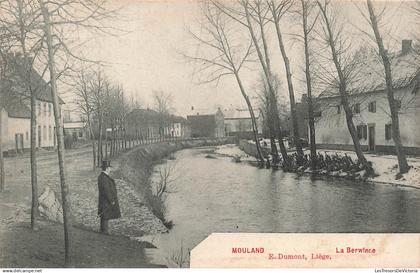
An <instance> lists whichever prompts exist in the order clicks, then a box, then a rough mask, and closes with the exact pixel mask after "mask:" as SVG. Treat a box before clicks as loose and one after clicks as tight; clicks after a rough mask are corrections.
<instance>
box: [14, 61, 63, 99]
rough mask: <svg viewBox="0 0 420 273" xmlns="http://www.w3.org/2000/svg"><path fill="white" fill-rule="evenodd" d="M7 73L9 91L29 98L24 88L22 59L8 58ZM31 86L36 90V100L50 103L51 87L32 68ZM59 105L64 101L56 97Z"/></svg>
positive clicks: (27, 91)
mask: <svg viewBox="0 0 420 273" xmlns="http://www.w3.org/2000/svg"><path fill="white" fill-rule="evenodd" d="M8 67H9V73H8V75H7V79H8V80H9V82H10V83H11V84H10V86H11V88H10V89H11V91H12V92H15V93H16V94H18V95H21V96H27V97H29V96H30V94H29V90H27V89H26V88H25V84H24V80H23V78H22V74H23V72H22V71H23V64H22V57H19V56H16V55H15V56H12V55H10V56H9V59H8ZM30 83H31V86H33V87H34V88H37V92H36V99H38V100H41V101H45V102H52V101H53V100H52V94H51V86H50V85H49V84H48V83H47V82H46V81H45V80H44V79H43V78H42V77H41V75H40V74H39V73H38V72H37V71H36V70H35V69H34V68H33V67H32V69H31V82H30ZM58 100H59V103H60V104H64V101H63V100H62V99H61V98H60V97H58Z"/></svg>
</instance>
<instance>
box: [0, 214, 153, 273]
mask: <svg viewBox="0 0 420 273" xmlns="http://www.w3.org/2000/svg"><path fill="white" fill-rule="evenodd" d="M71 234H72V242H73V244H72V260H73V266H74V267H116V268H122V267H123V268H127V267H135V268H137V267H157V266H156V265H152V264H150V263H148V262H147V259H146V255H145V253H144V247H145V245H144V244H141V243H139V242H136V241H132V240H130V239H129V238H126V237H122V236H108V235H102V234H100V233H97V232H93V231H89V230H85V229H79V228H73V229H72V233H71ZM0 235H1V236H0V267H5V268H10V267H19V268H22V267H24V268H28V267H29V268H40V267H41V268H60V267H64V242H63V238H62V237H63V227H62V226H61V225H59V224H56V223H52V222H49V221H41V222H40V229H39V230H36V231H34V230H31V229H30V228H29V224H20V225H14V226H9V227H4V226H3V227H2V229H1V231H0Z"/></svg>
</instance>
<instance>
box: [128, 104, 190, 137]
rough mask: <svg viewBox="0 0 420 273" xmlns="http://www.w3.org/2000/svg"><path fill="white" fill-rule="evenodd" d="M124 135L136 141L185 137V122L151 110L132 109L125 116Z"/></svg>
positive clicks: (176, 117) (180, 118)
mask: <svg viewBox="0 0 420 273" xmlns="http://www.w3.org/2000/svg"><path fill="white" fill-rule="evenodd" d="M126 134H127V136H128V137H129V138H136V139H137V138H140V139H156V138H170V137H186V136H187V129H186V120H185V119H184V118H182V117H179V116H175V115H162V114H160V113H158V112H157V111H155V110H152V109H133V110H132V111H131V112H130V113H128V115H127V116H126Z"/></svg>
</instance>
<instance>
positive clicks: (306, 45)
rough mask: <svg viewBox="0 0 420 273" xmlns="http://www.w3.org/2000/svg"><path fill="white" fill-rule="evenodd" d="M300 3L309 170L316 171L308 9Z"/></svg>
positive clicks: (304, 4)
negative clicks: (309, 159) (306, 95)
mask: <svg viewBox="0 0 420 273" xmlns="http://www.w3.org/2000/svg"><path fill="white" fill-rule="evenodd" d="M301 3H302V20H303V41H304V48H305V76H306V89H307V94H308V101H307V103H308V123H309V140H310V141H309V146H310V149H311V165H312V166H311V168H312V170H315V169H316V166H317V162H316V159H317V156H316V140H315V117H314V106H313V102H312V81H311V70H310V59H309V58H310V56H309V42H308V34H309V32H308V7H307V4H306V3H305V0H301Z"/></svg>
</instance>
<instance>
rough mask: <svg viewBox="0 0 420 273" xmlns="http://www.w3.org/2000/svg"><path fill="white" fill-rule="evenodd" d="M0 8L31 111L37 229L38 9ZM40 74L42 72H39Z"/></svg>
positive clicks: (20, 1) (24, 2)
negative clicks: (36, 64) (36, 73)
mask: <svg viewBox="0 0 420 273" xmlns="http://www.w3.org/2000/svg"><path fill="white" fill-rule="evenodd" d="M0 9H1V12H2V14H3V16H2V18H1V19H0V23H1V24H2V29H3V30H5V31H6V32H7V35H8V37H9V42H10V43H11V44H12V48H13V49H15V50H17V51H18V52H20V53H21V55H18V56H15V57H14V58H12V59H11V60H10V61H11V62H14V64H13V65H14V73H17V74H18V76H19V78H20V80H21V82H20V83H18V82H15V84H18V85H21V87H22V88H23V90H24V91H23V92H21V94H20V95H21V96H23V97H25V98H29V99H30V110H31V122H30V123H31V125H30V126H31V129H30V131H31V140H30V142H31V189H32V204H31V228H32V229H36V228H37V222H36V219H37V216H38V182H37V159H36V100H37V94H38V91H39V90H40V89H41V88H45V86H41V85H40V84H39V81H36V80H35V79H34V76H35V75H34V74H35V73H34V62H35V59H36V58H37V57H39V54H40V51H41V49H42V47H43V40H42V36H41V35H40V34H39V26H38V20H37V16H38V15H39V9H38V7H37V5H36V2H35V1H33V0H16V1H11V0H10V1H9V0H7V1H2V2H1V3H0ZM42 74H43V73H42Z"/></svg>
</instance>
